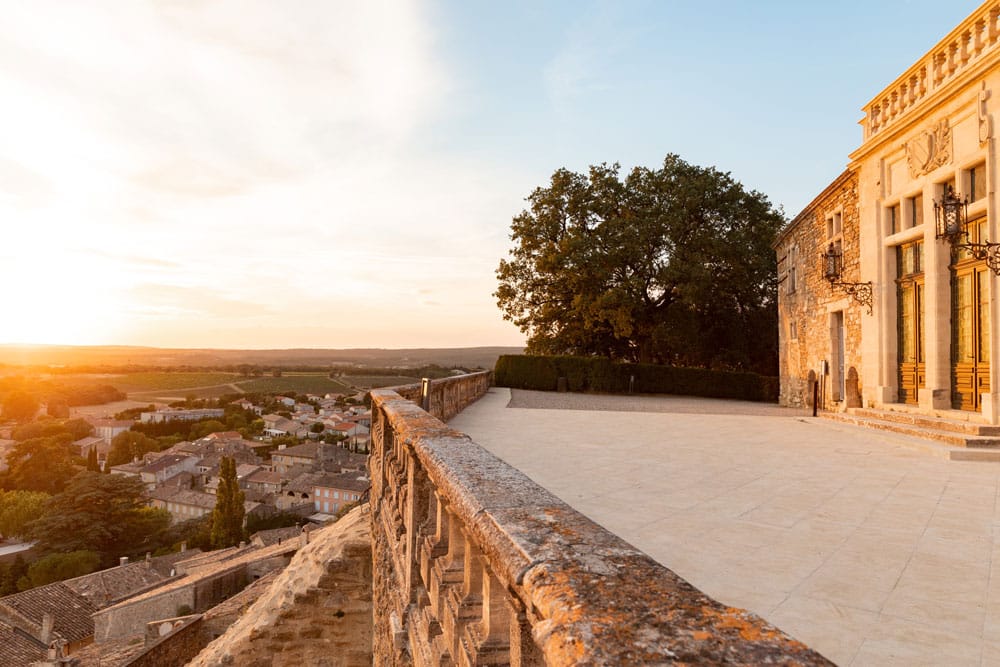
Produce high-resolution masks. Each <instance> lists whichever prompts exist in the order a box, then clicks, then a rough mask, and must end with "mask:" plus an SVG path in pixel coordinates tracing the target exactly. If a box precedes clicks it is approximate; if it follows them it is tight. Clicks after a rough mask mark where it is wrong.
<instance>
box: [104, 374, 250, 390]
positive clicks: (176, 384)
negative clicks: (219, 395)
mask: <svg viewBox="0 0 1000 667" xmlns="http://www.w3.org/2000/svg"><path fill="white" fill-rule="evenodd" d="M239 379H240V376H239V375H238V374H236V373H128V374H127V375H112V376H108V377H106V378H103V381H104V382H105V383H107V384H110V385H112V386H113V387H115V388H116V389H119V390H121V391H125V392H133V391H139V392H147V391H159V390H163V389H169V390H176V389H188V388H191V387H211V386H216V385H220V384H221V385H225V384H229V383H230V382H235V381H237V380H239ZM229 391H230V392H232V389H230V390H229Z"/></svg>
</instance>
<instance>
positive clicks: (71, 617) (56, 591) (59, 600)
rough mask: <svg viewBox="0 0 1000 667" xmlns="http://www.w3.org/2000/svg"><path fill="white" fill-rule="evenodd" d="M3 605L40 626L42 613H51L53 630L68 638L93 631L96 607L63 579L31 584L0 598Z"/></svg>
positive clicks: (86, 635) (71, 640) (74, 640)
mask: <svg viewBox="0 0 1000 667" xmlns="http://www.w3.org/2000/svg"><path fill="white" fill-rule="evenodd" d="M0 606H4V607H6V608H8V609H11V610H13V611H14V612H16V613H17V614H20V615H21V616H22V617H24V618H26V619H27V620H28V621H30V622H31V623H33V624H35V625H38V626H40V625H41V624H42V616H43V615H44V614H51V615H52V620H53V630H54V631H55V632H56V633H57V634H59V636H60V637H62V638H63V639H65V640H66V641H68V642H77V641H81V640H84V639H87V638H88V637H92V636H93V635H94V619H92V618H91V617H90V615H91V614H93V613H94V612H95V611H97V607H95V606H94V605H93V603H91V601H90V600H88V599H87V598H86V597H84V596H82V595H79V594H78V593H76V592H75V591H73V590H72V589H71V588H70V587H69V586H67V585H66V584H64V583H62V582H58V583H54V584H47V585H45V586H39V587H38V588H32V589H31V590H27V591H24V592H22V593H14V594H13V595H6V596H4V597H2V598H0Z"/></svg>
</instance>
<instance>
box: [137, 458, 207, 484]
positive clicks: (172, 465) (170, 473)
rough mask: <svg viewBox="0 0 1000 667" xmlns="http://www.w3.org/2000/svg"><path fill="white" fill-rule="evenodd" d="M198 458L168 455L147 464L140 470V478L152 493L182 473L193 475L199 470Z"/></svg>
mask: <svg viewBox="0 0 1000 667" xmlns="http://www.w3.org/2000/svg"><path fill="white" fill-rule="evenodd" d="M197 465H198V457H196V456H190V455H184V454H166V455H164V456H161V457H159V458H157V459H156V460H155V461H152V462H151V463H147V464H146V465H145V466H144V467H142V468H141V469H140V470H139V478H140V479H141V480H142V483H143V484H145V485H146V489H148V490H150V491H152V490H153V489H155V488H156V486H157V485H159V484H163V483H164V482H165V481H167V480H168V479H170V478H171V477H175V476H176V475H179V474H180V473H182V472H186V473H193V472H195V471H196V470H197Z"/></svg>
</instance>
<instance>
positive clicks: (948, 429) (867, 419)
mask: <svg viewBox="0 0 1000 667" xmlns="http://www.w3.org/2000/svg"><path fill="white" fill-rule="evenodd" d="M859 413H860V414H859ZM887 413H889V414H888V418H886V417H887ZM820 415H821V416H822V417H823V418H825V419H829V420H831V421H836V422H840V423H843V424H850V425H853V426H861V427H864V428H871V429H876V430H881V431H887V432H890V433H896V434H899V435H903V436H907V437H908V438H911V439H914V440H913V441H912V442H911V443H910V444H911V446H914V447H915V448H917V449H920V450H921V451H924V452H926V453H929V454H933V455H934V456H939V457H942V458H947V459H950V460H952V461H992V462H997V463H1000V436H995V435H993V434H995V433H996V432H997V429H996V427H993V426H990V425H987V424H976V423H974V422H964V421H958V420H947V419H944V418H941V417H927V416H921V415H913V414H907V413H902V412H893V413H890V411H884V410H862V409H859V408H855V409H852V410H850V411H848V412H846V413H844V412H823V413H820ZM901 416H904V417H905V418H900V417H901ZM962 424H965V425H966V426H961V425H962ZM979 427H985V428H984V430H985V432H986V433H989V434H991V435H977V434H976V433H979V432H982V431H980V430H979Z"/></svg>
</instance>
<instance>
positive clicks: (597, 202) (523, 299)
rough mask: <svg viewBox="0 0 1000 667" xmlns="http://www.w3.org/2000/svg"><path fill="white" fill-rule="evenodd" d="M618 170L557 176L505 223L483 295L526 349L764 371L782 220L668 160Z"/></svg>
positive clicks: (734, 185)
mask: <svg viewBox="0 0 1000 667" xmlns="http://www.w3.org/2000/svg"><path fill="white" fill-rule="evenodd" d="M619 172H620V167H619V166H618V165H617V164H613V165H607V164H601V165H597V166H592V167H591V168H590V171H589V173H588V174H578V173H574V172H571V171H568V170H566V169H560V170H558V171H556V172H555V173H554V174H553V175H552V178H551V181H550V182H549V184H548V186H547V187H541V188H537V189H536V190H535V191H534V192H532V193H531V195H530V196H529V197H528V199H527V201H528V203H529V207H528V209H527V210H525V211H522V212H521V214H520V215H518V216H517V217H515V218H514V220H513V223H512V225H511V239H512V240H513V241H514V247H513V248H512V249H511V251H510V255H509V257H508V258H507V259H504V260H501V262H500V266H499V268H498V269H497V278H498V280H499V283H500V286H499V288H498V289H497V291H496V292H495V294H494V296H496V298H497V303H498V305H499V307H500V309H501V310H502V312H503V315H504V317H505V319H508V320H510V321H512V322H514V323H515V324H517V325H518V326H519V327H520V328H521V330H522V331H523V332H525V333H526V334H527V335H528V352H529V353H537V354H585V355H590V354H598V355H603V356H608V357H611V358H615V359H622V360H629V361H643V362H657V363H669V364H676V365H690V366H704V367H718V368H732V369H745V370H753V371H757V372H762V373H766V374H768V375H773V374H774V373H775V372H776V370H777V310H776V278H775V257H774V252H773V250H772V249H771V243H772V241H773V240H774V238H775V235H776V233H777V232H778V230H779V229H780V228H781V226H782V225H783V224H784V217H783V215H782V214H781V212H780V211H778V210H777V209H775V207H773V206H772V205H771V203H770V202H769V201H768V199H767V197H765V196H764V195H763V194H761V193H759V192H754V191H748V190H746V189H745V188H744V187H743V186H742V185H741V184H740V183H738V182H736V181H735V180H734V179H733V178H732V177H731V176H730V175H729V174H728V173H722V172H719V171H717V170H716V169H714V168H711V167H699V166H695V165H691V164H688V163H687V162H685V161H684V160H682V159H680V158H679V157H678V156H676V155H668V156H667V157H666V159H665V160H664V162H663V166H662V167H660V168H658V169H648V168H645V167H637V168H635V169H633V170H632V171H631V172H629V173H628V174H627V175H626V176H625V177H624V178H622V177H621V176H620V173H619Z"/></svg>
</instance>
